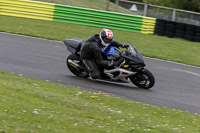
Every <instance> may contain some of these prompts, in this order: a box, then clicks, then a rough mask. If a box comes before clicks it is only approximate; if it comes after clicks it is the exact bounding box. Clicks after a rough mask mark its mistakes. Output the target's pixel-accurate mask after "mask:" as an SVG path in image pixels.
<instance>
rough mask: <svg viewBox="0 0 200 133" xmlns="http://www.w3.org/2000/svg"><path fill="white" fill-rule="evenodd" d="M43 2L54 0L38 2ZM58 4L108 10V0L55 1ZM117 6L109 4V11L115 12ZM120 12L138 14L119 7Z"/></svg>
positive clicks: (47, 0) (48, 0)
mask: <svg viewBox="0 0 200 133" xmlns="http://www.w3.org/2000/svg"><path fill="white" fill-rule="evenodd" d="M38 1H42V2H52V0H38ZM53 2H54V3H56V4H64V5H66V4H67V5H71V6H79V7H85V8H91V7H92V8H93V9H98V10H106V6H107V0H53ZM115 8H116V5H115V4H114V3H112V2H110V3H109V9H108V10H109V11H115ZM118 12H121V13H128V14H133V15H136V13H134V12H132V11H130V10H127V9H125V8H122V7H120V6H118Z"/></svg>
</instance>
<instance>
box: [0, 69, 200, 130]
mask: <svg viewBox="0 0 200 133" xmlns="http://www.w3.org/2000/svg"><path fill="white" fill-rule="evenodd" d="M113 101H115V102H113ZM0 102H1V104H0V133H31V132H34V133H80V132H81V133H106V132H110V133H120V132H129V133H144V132H154V133H164V132H170V133H177V132H182V133H198V132H200V116H199V115H195V114H191V113H187V112H182V111H178V110H170V109H167V108H164V107H156V106H150V105H147V104H142V103H137V102H132V101H128V100H125V99H122V98H119V97H112V96H110V95H109V94H105V93H103V92H98V93H94V92H88V91H84V90H81V89H77V88H74V87H66V86H64V85H62V84H54V83H49V82H46V81H41V80H37V79H31V78H27V77H23V76H16V75H13V74H8V73H6V72H0Z"/></svg>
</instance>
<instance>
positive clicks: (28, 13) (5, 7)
mask: <svg viewBox="0 0 200 133" xmlns="http://www.w3.org/2000/svg"><path fill="white" fill-rule="evenodd" d="M53 14H54V4H51V3H44V2H36V1H30V0H1V1H0V15H7V16H16V17H24V18H32V19H41V20H48V21H53Z"/></svg>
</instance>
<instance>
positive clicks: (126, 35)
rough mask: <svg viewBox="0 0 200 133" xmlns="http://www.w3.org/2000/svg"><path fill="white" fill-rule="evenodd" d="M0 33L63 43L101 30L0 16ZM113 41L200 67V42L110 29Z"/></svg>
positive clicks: (149, 53) (158, 56) (144, 52)
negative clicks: (65, 40) (67, 39)
mask: <svg viewBox="0 0 200 133" xmlns="http://www.w3.org/2000/svg"><path fill="white" fill-rule="evenodd" d="M0 31H3V32H10V33H15V34H23V35H28V36H35V37H40V38H47V39H52V40H60V41H63V40H64V39H66V38H82V39H87V38H88V37H89V36H91V35H93V34H96V33H99V32H100V31H101V28H96V27H89V26H82V25H76V24H69V23H62V22H50V21H42V20H34V19H26V18H18V17H8V16H0ZM113 32H114V39H115V40H117V41H120V42H122V43H130V44H132V45H134V46H136V48H137V49H138V50H140V51H141V52H142V54H144V55H145V56H148V57H153V58H159V59H164V60H169V61H175V62H179V63H184V64H190V65H194V66H200V60H199V59H200V54H199V53H200V43H198V42H190V41H186V40H183V39H175V38H173V39H172V38H167V37H160V36H156V35H145V34H140V33H134V32H127V31H119V30H113Z"/></svg>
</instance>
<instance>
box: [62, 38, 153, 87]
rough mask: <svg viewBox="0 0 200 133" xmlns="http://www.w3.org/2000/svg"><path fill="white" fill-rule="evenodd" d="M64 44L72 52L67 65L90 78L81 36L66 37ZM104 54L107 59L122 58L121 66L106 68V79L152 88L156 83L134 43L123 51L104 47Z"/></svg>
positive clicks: (79, 74)
mask: <svg viewBox="0 0 200 133" xmlns="http://www.w3.org/2000/svg"><path fill="white" fill-rule="evenodd" d="M64 44H65V45H66V47H67V49H68V51H70V52H71V54H70V55H69V56H68V58H67V60H66V64H67V67H68V68H69V70H70V71H71V72H72V73H73V74H74V75H76V76H77V77H82V78H89V77H90V75H89V73H88V72H87V68H86V66H85V65H84V63H83V62H82V61H81V59H80V49H81V46H82V45H83V44H84V40H82V39H79V38H74V39H65V40H64ZM102 56H103V57H104V58H106V59H107V60H111V61H116V60H119V59H120V60H122V62H121V64H120V65H119V66H115V67H113V68H111V69H104V70H103V73H102V74H104V75H105V79H103V80H111V81H117V82H127V83H129V82H132V83H133V84H134V85H135V86H137V87H139V88H144V89H150V88H152V87H153V86H154V84H155V78H154V76H153V74H152V73H151V72H150V71H149V70H148V69H147V68H145V66H146V65H145V62H144V59H143V56H142V54H141V53H140V52H139V51H138V50H137V49H136V48H135V47H133V46H132V45H130V44H129V47H128V48H127V49H126V50H125V51H122V50H121V49H119V48H117V47H113V46H108V47H104V48H102Z"/></svg>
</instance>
